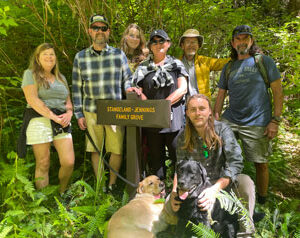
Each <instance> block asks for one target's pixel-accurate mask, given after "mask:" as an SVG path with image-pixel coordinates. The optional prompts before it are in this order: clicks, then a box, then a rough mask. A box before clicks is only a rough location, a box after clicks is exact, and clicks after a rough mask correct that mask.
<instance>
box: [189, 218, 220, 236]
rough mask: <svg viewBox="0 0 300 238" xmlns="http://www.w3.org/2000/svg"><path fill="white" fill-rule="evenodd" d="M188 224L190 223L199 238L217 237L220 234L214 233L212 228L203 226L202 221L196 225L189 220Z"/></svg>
mask: <svg viewBox="0 0 300 238" xmlns="http://www.w3.org/2000/svg"><path fill="white" fill-rule="evenodd" d="M188 225H192V231H193V232H194V233H195V234H196V236H197V237H200V238H202V237H203V238H219V237H220V235H219V234H218V233H215V232H214V231H213V230H212V229H210V228H209V227H207V226H205V225H204V224H203V223H199V224H198V225H196V224H194V223H193V222H191V221H189V222H188V224H187V226H188Z"/></svg>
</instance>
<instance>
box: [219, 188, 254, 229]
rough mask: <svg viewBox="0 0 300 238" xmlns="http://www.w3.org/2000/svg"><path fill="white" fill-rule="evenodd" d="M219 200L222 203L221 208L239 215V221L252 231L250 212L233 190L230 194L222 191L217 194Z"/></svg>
mask: <svg viewBox="0 0 300 238" xmlns="http://www.w3.org/2000/svg"><path fill="white" fill-rule="evenodd" d="M217 198H218V199H219V201H220V205H221V208H223V209H224V210H226V211H228V212H229V213H230V214H239V217H240V218H239V220H241V221H242V222H243V224H244V226H245V227H246V228H247V229H249V230H251V227H252V224H251V219H250V216H249V212H248V210H247V209H246V208H245V207H244V205H243V204H242V202H241V201H240V200H239V198H238V197H237V196H236V194H235V193H234V192H233V191H232V190H231V191H230V194H229V193H228V192H226V191H224V190H221V191H220V193H218V194H217Z"/></svg>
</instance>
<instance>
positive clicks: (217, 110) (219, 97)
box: [214, 88, 226, 120]
mask: <svg viewBox="0 0 300 238" xmlns="http://www.w3.org/2000/svg"><path fill="white" fill-rule="evenodd" d="M225 97H226V90H225V89H221V88H219V91H218V95H217V99H216V102H215V106H214V113H215V119H216V120H220V116H221V112H222V108H223V104H224V99H225Z"/></svg>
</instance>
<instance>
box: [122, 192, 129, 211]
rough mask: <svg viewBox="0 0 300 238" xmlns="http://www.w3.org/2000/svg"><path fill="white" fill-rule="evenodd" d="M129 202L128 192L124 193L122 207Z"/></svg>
mask: <svg viewBox="0 0 300 238" xmlns="http://www.w3.org/2000/svg"><path fill="white" fill-rule="evenodd" d="M128 201H129V195H128V193H127V192H126V190H125V191H124V193H123V197H122V205H121V206H122V207H123V206H125V205H126V204H127V203H128Z"/></svg>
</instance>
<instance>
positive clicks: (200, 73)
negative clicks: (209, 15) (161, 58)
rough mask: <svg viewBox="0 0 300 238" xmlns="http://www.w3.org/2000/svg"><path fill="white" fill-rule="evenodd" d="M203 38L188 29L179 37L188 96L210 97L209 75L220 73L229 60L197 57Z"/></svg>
mask: <svg viewBox="0 0 300 238" xmlns="http://www.w3.org/2000/svg"><path fill="white" fill-rule="evenodd" d="M203 41H204V37H203V36H201V35H200V34H199V31H197V30H196V29H188V30H186V31H185V32H184V33H183V35H182V36H181V37H180V40H179V45H180V47H181V49H182V50H183V56H182V57H181V60H182V62H183V63H184V66H185V68H186V70H187V71H188V73H189V76H190V81H189V95H194V94H197V93H201V94H204V95H206V96H208V97H209V98H210V97H211V92H210V88H209V73H210V72H211V71H220V70H222V68H223V67H224V65H225V64H226V63H227V62H228V61H229V59H217V58H211V57H207V56H203V55H198V50H199V48H201V46H202V44H203Z"/></svg>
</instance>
